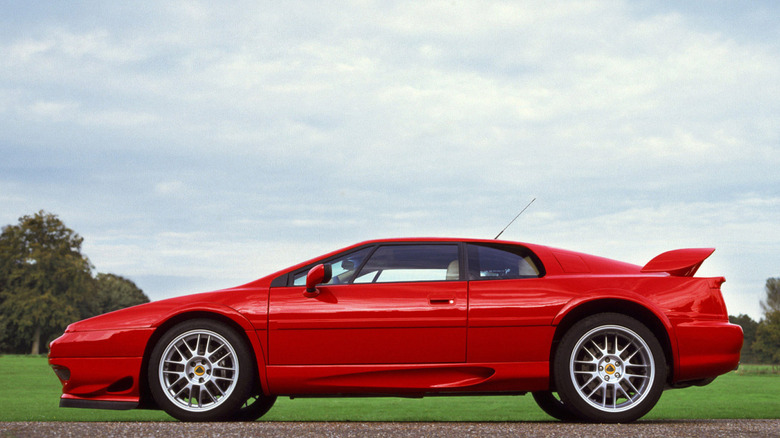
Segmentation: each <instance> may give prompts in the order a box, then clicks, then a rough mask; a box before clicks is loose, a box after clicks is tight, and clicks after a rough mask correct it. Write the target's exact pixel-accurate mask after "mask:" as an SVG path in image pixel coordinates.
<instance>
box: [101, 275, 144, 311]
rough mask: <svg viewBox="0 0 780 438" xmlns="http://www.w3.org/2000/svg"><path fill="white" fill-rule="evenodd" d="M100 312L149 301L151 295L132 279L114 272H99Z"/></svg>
mask: <svg viewBox="0 0 780 438" xmlns="http://www.w3.org/2000/svg"><path fill="white" fill-rule="evenodd" d="M95 280H96V281H97V302H98V307H99V308H98V313H107V312H113V311H114V310H119V309H124V308H125V307H130V306H135V305H136V304H143V303H148V302H149V297H147V296H146V294H145V293H144V292H143V291H142V290H141V289H139V288H138V286H136V285H135V283H133V282H132V281H130V280H128V279H126V278H124V277H120V276H118V275H114V274H98V275H97V277H96V278H95Z"/></svg>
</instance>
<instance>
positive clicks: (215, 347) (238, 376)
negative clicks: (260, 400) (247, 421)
mask: <svg viewBox="0 0 780 438" xmlns="http://www.w3.org/2000/svg"><path fill="white" fill-rule="evenodd" d="M148 373H149V374H148V377H149V386H150V389H151V392H152V396H153V397H154V400H155V401H156V402H157V405H158V406H160V407H161V408H162V409H164V410H165V412H167V413H168V414H169V415H171V416H172V417H175V418H177V419H179V420H182V421H225V420H231V419H232V418H231V417H232V416H233V415H235V414H236V413H237V412H239V409H240V408H241V406H242V404H243V403H244V402H245V400H247V398H248V397H249V395H250V391H251V388H253V387H254V380H255V377H254V374H255V372H254V365H253V362H252V355H251V352H250V349H249V347H247V345H246V343H245V342H244V339H243V338H242V337H241V336H240V335H239V334H238V333H237V332H236V331H235V330H233V329H232V328H230V327H228V326H227V325H225V324H222V323H219V322H216V321H212V320H209V319H194V320H190V321H185V322H182V323H180V324H177V325H176V326H174V327H173V328H171V329H170V330H169V331H168V332H167V333H165V334H164V335H163V336H162V337H161V338H160V340H159V341H158V342H157V344H156V345H155V347H154V349H153V350H152V354H151V357H150V360H149V368H148Z"/></svg>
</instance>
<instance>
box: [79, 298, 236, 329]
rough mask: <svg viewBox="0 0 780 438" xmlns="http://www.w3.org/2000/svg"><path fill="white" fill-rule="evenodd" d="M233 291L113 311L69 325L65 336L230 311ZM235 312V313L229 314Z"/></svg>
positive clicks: (140, 326) (144, 325) (148, 325)
mask: <svg viewBox="0 0 780 438" xmlns="http://www.w3.org/2000/svg"><path fill="white" fill-rule="evenodd" d="M232 291H234V289H225V290H220V291H216V292H205V293H200V294H194V295H185V296H181V297H175V298H168V299H165V300H160V301H153V302H151V303H146V304H140V305H138V306H133V307H128V308H126V309H120V310H116V311H114V312H109V313H105V314H102V315H98V316H93V317H92V318H88V319H84V320H81V321H78V322H74V323H73V324H70V325H69V326H68V328H67V329H65V332H79V331H93V330H109V329H129V328H148V327H156V326H158V325H159V324H161V323H162V322H163V321H165V320H166V319H168V318H169V317H170V316H171V315H174V314H176V313H180V312H182V311H184V310H187V309H198V308H203V309H213V308H215V307H218V308H225V309H230V310H232V308H231V307H230V306H229V305H228V304H226V303H227V302H229V301H230V297H231V295H232V294H231V292H232ZM232 311H233V312H235V310H232Z"/></svg>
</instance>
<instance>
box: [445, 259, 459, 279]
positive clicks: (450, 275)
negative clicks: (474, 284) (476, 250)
mask: <svg viewBox="0 0 780 438" xmlns="http://www.w3.org/2000/svg"><path fill="white" fill-rule="evenodd" d="M457 280H460V264H459V263H458V261H457V260H453V261H451V262H450V264H449V265H448V266H447V281H457Z"/></svg>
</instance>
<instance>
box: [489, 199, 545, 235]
mask: <svg viewBox="0 0 780 438" xmlns="http://www.w3.org/2000/svg"><path fill="white" fill-rule="evenodd" d="M534 201H536V198H534V199H531V202H529V203H528V205H526V206H525V208H523V209H522V210H520V213H517V216H515V218H514V219H512V220H511V221H510V222H509V223H508V224H507V225H506V226H505V227H504V229H503V230H501V232H500V233H498V234H496V237H494V238H493V240H498V238H499V236H501V235H502V234H503V233H504V231H506V229H507V228H509V226H510V225H512V222H514V221H515V220H517V218H519V217H520V215H521V214H523V212H524V211H525V210H526V209H528V207H530V206H531V204H533V203H534Z"/></svg>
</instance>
